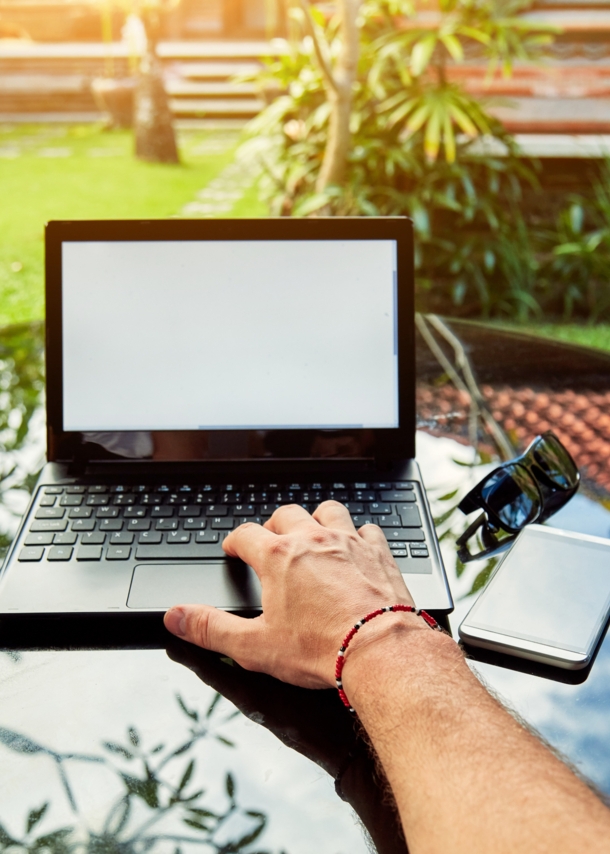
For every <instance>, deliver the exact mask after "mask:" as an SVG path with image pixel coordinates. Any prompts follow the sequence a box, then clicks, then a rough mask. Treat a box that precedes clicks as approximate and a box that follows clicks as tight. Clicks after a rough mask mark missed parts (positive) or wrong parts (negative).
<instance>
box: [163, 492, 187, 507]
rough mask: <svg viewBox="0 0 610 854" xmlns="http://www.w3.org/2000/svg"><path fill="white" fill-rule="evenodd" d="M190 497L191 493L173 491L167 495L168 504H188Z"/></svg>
mask: <svg viewBox="0 0 610 854" xmlns="http://www.w3.org/2000/svg"><path fill="white" fill-rule="evenodd" d="M189 499H190V496H189V495H182V494H181V493H179V492H178V493H176V492H172V493H171V495H168V497H167V503H168V504H172V505H175V504H188V502H189Z"/></svg>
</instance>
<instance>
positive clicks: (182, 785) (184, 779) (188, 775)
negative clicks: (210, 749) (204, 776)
mask: <svg viewBox="0 0 610 854" xmlns="http://www.w3.org/2000/svg"><path fill="white" fill-rule="evenodd" d="M194 770H195V760H194V759H191V761H190V762H189V764H188V765H187V766H186V770H185V772H184V774H183V775H182V779H181V780H180V783H179V784H178V792H182V791H183V789H185V788H186V786H187V784H188V781H189V780H190V779H191V777H192V776H193V771H194Z"/></svg>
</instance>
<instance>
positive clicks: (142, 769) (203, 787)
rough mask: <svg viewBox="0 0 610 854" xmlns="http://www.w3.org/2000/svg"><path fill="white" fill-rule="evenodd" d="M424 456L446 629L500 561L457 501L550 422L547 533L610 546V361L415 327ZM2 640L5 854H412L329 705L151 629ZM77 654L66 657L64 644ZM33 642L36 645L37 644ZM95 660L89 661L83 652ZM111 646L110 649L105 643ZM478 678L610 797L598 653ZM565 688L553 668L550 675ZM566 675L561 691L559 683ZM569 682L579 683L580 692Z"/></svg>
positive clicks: (7, 379) (27, 442)
mask: <svg viewBox="0 0 610 854" xmlns="http://www.w3.org/2000/svg"><path fill="white" fill-rule="evenodd" d="M418 331H419V339H418V364H417V369H418V389H417V395H418V419H419V423H418V426H419V432H418V458H419V461H420V464H421V466H422V470H423V474H424V480H425V482H426V485H427V487H428V492H429V496H430V500H431V505H432V509H433V514H434V516H435V520H436V524H437V528H438V531H439V535H440V538H441V546H442V551H443V557H444V560H445V564H446V567H447V572H448V576H449V580H450V583H451V587H452V590H453V593H454V598H455V600H456V609H455V612H454V614H453V615H452V616H451V618H450V625H451V629H452V630H453V632H454V633H455V632H456V631H457V626H458V625H459V623H460V622H461V620H462V618H463V616H464V615H465V613H466V612H467V610H468V609H469V607H470V605H471V603H472V602H473V601H474V599H475V597H476V595H477V593H478V592H479V591H480V590H481V589H482V587H483V586H484V584H485V582H486V580H487V578H488V577H489V574H490V572H491V569H492V568H493V560H483V561H475V562H473V563H471V564H468V565H466V566H464V565H462V564H460V563H459V562H458V561H457V560H456V557H455V539H456V538H457V536H459V534H460V533H461V532H462V531H463V530H464V527H465V522H464V519H463V517H462V516H461V514H460V513H459V511H458V510H457V503H458V501H459V499H460V497H461V495H463V494H464V492H465V491H467V490H468V489H469V487H470V486H471V485H472V484H474V483H475V482H476V481H477V480H478V479H480V478H481V477H482V475H483V474H484V473H485V472H486V471H488V470H489V469H490V468H491V467H492V466H493V465H494V464H495V463H496V462H497V460H498V459H500V458H501V456H502V454H504V455H505V456H506V455H509V454H510V453H511V452H512V450H514V449H517V448H519V449H520V448H523V447H524V445H525V444H527V442H528V440H529V438H530V437H532V436H533V435H535V434H536V433H537V432H540V431H541V430H543V429H546V428H547V427H548V426H549V425H550V426H552V427H553V429H554V430H555V431H556V432H557V433H558V434H559V435H560V438H561V439H562V440H563V441H564V442H565V443H566V444H567V446H568V447H569V449H570V450H571V452H572V453H573V455H574V456H575V458H576V460H577V462H578V464H579V466H580V467H581V471H582V474H583V488H582V489H581V491H580V493H579V494H578V495H577V496H576V497H575V498H574V499H573V500H572V501H571V502H570V504H569V505H568V506H567V507H566V508H564V509H563V510H562V511H561V512H560V513H559V514H557V516H556V517H554V520H553V524H554V525H556V526H558V527H565V528H568V529H572V530H579V531H583V532H586V533H593V534H597V535H601V536H610V356H608V355H606V354H603V353H597V352H594V351H591V350H587V349H584V348H577V347H572V346H568V345H564V344H561V343H558V342H553V341H549V342H546V341H542V340H541V339H537V338H534V337H531V336H528V335H518V334H514V333H508V332H503V331H500V330H499V329H497V328H493V327H490V326H486V325H485V324H477V323H469V322H466V321H443V320H441V319H438V318H435V317H424V318H421V317H420V318H418ZM42 405H43V346H42V330H41V328H40V326H37V325H33V326H28V327H19V328H17V327H15V328H12V329H8V330H4V331H3V332H2V333H1V334H0V410H1V411H0V442H1V443H2V445H3V447H4V453H3V455H2V456H1V457H0V466H1V468H0V472H1V473H2V479H1V480H0V535H1V536H2V541H1V544H3V545H7V544H8V542H9V541H10V537H11V535H12V533H14V530H15V528H16V525H17V523H18V518H19V514H20V513H21V512H22V511H23V509H24V507H25V504H26V502H27V490H28V487H31V486H32V484H33V482H34V480H35V476H34V474H33V473H34V472H35V471H36V470H37V469H38V468H39V467H40V464H41V462H42V458H43V455H44V415H43V411H42V408H41V407H42ZM67 637H68V635H66V634H65V633H64V631H63V629H62V626H61V625H58V626H57V627H56V631H55V632H54V633H53V635H52V637H51V638H49V635H47V636H46V638H45V637H44V636H43V637H42V638H41V637H28V636H23V637H22V639H21V641H20V640H19V639H18V638H17V639H16V638H15V637H14V636H12V637H9V636H7V635H6V633H5V634H1V628H0V762H1V767H2V775H1V776H0V825H1V827H0V850H4V848H5V847H7V846H8V844H9V841H10V839H12V840H16V841H19V842H20V843H21V844H22V845H23V846H24V848H25V849H26V850H33V848H34V846H35V845H36V840H40V837H45V838H46V842H47V846H48V849H49V850H50V851H52V852H57V854H60V852H67V851H68V850H69V846H71V845H73V846H75V848H74V850H78V851H86V852H94V851H95V852H98V851H103V852H105V851H108V852H110V851H113V852H114V851H119V850H120V851H124V852H129V854H131V852H134V854H135V852H144V851H150V852H154V854H156V852H166V851H167V852H174V851H176V852H178V851H180V852H191V851H203V852H206V854H207V852H226V854H229V852H243V854H255V852H259V854H260V853H261V852H268V854H281V852H285V854H311V852H312V851H316V852H317V854H348V852H349V854H365V852H366V851H367V850H368V848H367V842H366V839H365V833H364V831H363V830H362V827H361V825H360V823H359V822H358V821H357V820H356V818H355V813H354V808H355V810H356V811H357V812H358V813H359V815H360V819H361V820H362V821H363V822H364V824H365V825H366V827H367V828H368V833H369V834H370V835H371V836H372V837H373V839H374V841H375V845H376V848H377V850H378V851H379V852H380V854H394V852H399V851H403V852H404V850H405V845H404V842H403V841H402V840H401V839H400V836H399V833H398V830H397V828H396V824H395V820H394V818H393V815H392V812H391V810H390V808H389V807H388V806H387V804H384V797H383V790H382V783H381V782H380V781H379V780H378V778H377V777H376V776H375V775H374V774H373V769H372V763H371V760H370V758H368V757H367V756H366V752H365V750H364V749H363V748H362V747H359V748H357V754H356V757H355V759H354V760H353V762H352V763H351V766H350V769H349V770H348V771H347V772H346V774H345V777H344V790H345V794H346V795H347V796H348V798H349V802H344V801H343V800H341V799H340V798H339V797H337V794H336V793H335V790H334V786H333V777H334V776H335V775H336V773H337V771H338V770H339V768H340V767H341V765H342V763H343V762H344V760H345V757H346V756H347V754H348V753H349V751H350V749H351V748H352V746H353V745H354V743H355V742H354V738H355V737H354V728H353V727H354V725H353V721H352V719H351V718H350V717H349V716H348V714H347V712H345V711H344V710H343V708H342V707H341V706H340V704H339V702H338V699H337V697H336V696H335V693H334V692H333V691H320V692H308V691H304V690H302V689H298V688H294V687H292V686H286V685H282V684H281V683H277V682H275V681H274V680H272V679H270V678H269V677H266V676H263V675H260V674H248V673H245V672H244V671H241V670H240V669H239V668H237V667H235V666H233V665H232V664H231V663H230V662H229V661H227V660H223V659H222V658H221V657H219V656H216V655H213V654H211V653H206V652H203V651H198V650H195V649H194V648H192V647H189V646H188V645H186V644H183V643H181V642H179V641H176V640H171V642H169V643H168V645H167V647H166V646H165V643H166V641H167V638H166V637H165V636H164V635H163V634H162V632H161V631H160V630H159V629H158V627H157V628H150V627H149V628H146V627H145V626H143V625H135V627H134V629H133V630H131V629H130V630H124V631H123V632H119V631H118V630H113V633H112V636H110V637H109V636H108V634H106V635H105V640H103V641H100V636H99V632H98V633H96V632H95V631H93V630H92V632H91V633H90V634H89V635H88V634H87V633H86V632H85V634H84V635H83V636H82V638H81V641H80V646H79V647H78V648H75V647H74V640H73V639H72V640H67ZM70 645H72V647H73V648H69V647H70ZM45 647H46V648H45ZM93 647H96V648H93ZM102 647H104V648H102ZM478 658H479V660H476V661H475V660H472V661H471V666H472V667H473V668H474V669H475V670H476V671H477V672H478V673H479V674H480V675H481V676H482V678H483V679H484V680H485V681H486V683H487V684H488V685H489V686H490V687H491V688H492V689H493V690H494V691H496V692H497V693H498V694H499V695H500V696H501V697H502V698H504V700H505V701H506V702H507V703H508V704H509V705H510V707H511V708H513V709H514V710H515V711H516V712H517V713H518V714H520V715H521V716H522V717H523V719H524V720H525V721H526V722H527V723H528V724H529V725H530V726H533V727H535V728H536V729H537V730H538V731H539V732H540V733H541V734H542V735H543V736H544V737H545V738H546V739H548V741H549V742H550V743H551V744H552V745H553V746H554V747H555V748H557V749H558V750H559V751H561V752H562V753H563V754H564V755H565V756H566V757H567V758H568V759H569V761H570V762H572V763H573V764H574V765H575V766H576V767H577V768H578V769H579V770H580V771H581V772H582V773H584V774H585V775H587V776H588V777H589V778H590V779H591V780H592V781H593V782H594V783H595V784H596V785H597V786H598V787H599V788H600V789H601V790H602V791H603V792H605V793H606V794H608V795H610V714H609V712H610V678H608V677H609V676H610V640H609V639H606V640H605V641H604V642H603V643H602V645H601V647H600V649H599V652H598V654H597V657H596V659H595V661H594V664H593V666H592V667H591V668H590V672H587V673H585V674H584V677H585V681H584V682H580V684H579V683H578V681H577V680H578V679H581V678H583V675H582V674H581V676H577V677H576V680H575V679H574V678H573V677H569V676H566V677H564V678H565V679H566V680H567V681H563V682H562V681H556V679H554V678H552V677H553V676H557V675H558V674H557V673H552V672H549V670H548V669H547V670H545V669H544V668H541V667H538V666H536V665H533V664H528V663H527V662H521V663H518V662H515V661H514V660H508V661H507V660H506V659H502V658H501V657H496V658H495V659H493V657H492V658H490V657H487V658H485V657H482V656H479V657H478ZM559 675H561V674H559ZM570 679H571V680H572V681H570ZM573 683H574V684H573Z"/></svg>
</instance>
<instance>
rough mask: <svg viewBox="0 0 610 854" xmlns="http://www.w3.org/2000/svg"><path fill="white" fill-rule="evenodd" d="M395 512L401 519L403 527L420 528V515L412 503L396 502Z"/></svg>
mask: <svg viewBox="0 0 610 854" xmlns="http://www.w3.org/2000/svg"><path fill="white" fill-rule="evenodd" d="M396 512H397V513H398V514H399V515H400V518H401V519H402V527H403V528H421V516H420V515H419V510H418V508H417V507H416V506H415V505H414V504H398V505H396Z"/></svg>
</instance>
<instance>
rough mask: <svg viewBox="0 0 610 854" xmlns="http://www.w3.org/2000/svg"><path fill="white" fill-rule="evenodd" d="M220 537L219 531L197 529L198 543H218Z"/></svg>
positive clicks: (196, 538) (196, 539)
mask: <svg viewBox="0 0 610 854" xmlns="http://www.w3.org/2000/svg"><path fill="white" fill-rule="evenodd" d="M219 539H220V534H219V533H218V531H197V533H196V534H195V542H196V543H217V542H218V540H219Z"/></svg>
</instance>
